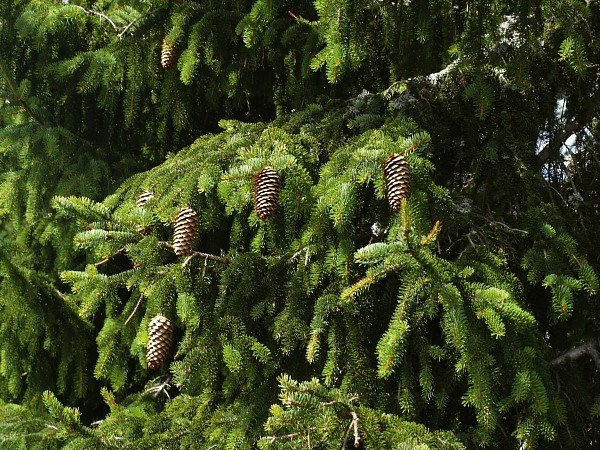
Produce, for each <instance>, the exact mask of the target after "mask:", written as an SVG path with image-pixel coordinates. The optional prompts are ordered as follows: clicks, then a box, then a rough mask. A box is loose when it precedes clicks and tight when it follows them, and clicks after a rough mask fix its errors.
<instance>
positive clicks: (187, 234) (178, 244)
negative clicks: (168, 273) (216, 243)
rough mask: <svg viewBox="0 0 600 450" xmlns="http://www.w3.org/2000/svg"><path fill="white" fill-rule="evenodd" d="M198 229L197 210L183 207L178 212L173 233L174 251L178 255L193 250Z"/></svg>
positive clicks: (186, 253)
mask: <svg viewBox="0 0 600 450" xmlns="http://www.w3.org/2000/svg"><path fill="white" fill-rule="evenodd" d="M197 229H198V215H197V214H196V212H195V211H194V210H193V209H190V208H182V209H181V210H180V211H179V213H177V218H176V219H175V231H174V233H173V251H174V252H175V254H176V255H177V256H183V255H189V254H190V253H191V252H192V247H193V245H194V241H195V240H196V231H197Z"/></svg>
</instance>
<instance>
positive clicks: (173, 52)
mask: <svg viewBox="0 0 600 450" xmlns="http://www.w3.org/2000/svg"><path fill="white" fill-rule="evenodd" d="M178 56H179V55H178V52H177V48H176V47H175V45H173V44H167V38H166V36H165V37H164V38H163V41H162V46H161V49H160V65H161V66H163V69H169V68H170V67H173V65H174V64H175V62H176V61H177V57H178Z"/></svg>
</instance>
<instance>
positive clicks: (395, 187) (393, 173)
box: [383, 154, 410, 211]
mask: <svg viewBox="0 0 600 450" xmlns="http://www.w3.org/2000/svg"><path fill="white" fill-rule="evenodd" d="M383 175H384V176H385V187H386V190H387V198H388V202H389V204H390V208H392V211H398V210H399V209H400V206H401V205H402V199H403V198H405V197H407V196H408V190H409V187H410V173H409V167H408V162H407V161H406V159H404V156H402V155H398V154H393V155H390V156H388V158H387V159H386V160H385V163H384V164H383Z"/></svg>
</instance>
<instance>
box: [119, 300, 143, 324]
mask: <svg viewBox="0 0 600 450" xmlns="http://www.w3.org/2000/svg"><path fill="white" fill-rule="evenodd" d="M142 298H144V296H143V294H140V298H138V301H137V303H136V304H135V307H134V308H133V311H131V314H129V317H128V318H127V320H126V321H125V323H124V324H123V326H125V325H127V324H128V323H129V321H130V320H131V318H132V317H133V316H134V315H135V313H136V311H137V309H138V307H139V306H140V303H141V302H142Z"/></svg>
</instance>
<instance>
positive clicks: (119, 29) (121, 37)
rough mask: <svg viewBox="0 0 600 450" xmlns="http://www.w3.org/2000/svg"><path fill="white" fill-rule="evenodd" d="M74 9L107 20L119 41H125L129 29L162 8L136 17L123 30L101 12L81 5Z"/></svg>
mask: <svg viewBox="0 0 600 450" xmlns="http://www.w3.org/2000/svg"><path fill="white" fill-rule="evenodd" d="M73 6H74V7H76V8H78V9H80V10H82V11H83V12H85V13H86V14H90V15H95V16H99V17H100V18H101V19H104V20H106V21H107V22H108V23H109V24H110V25H111V26H112V27H113V29H114V30H115V31H116V32H117V37H118V38H119V39H123V35H125V33H127V31H129V29H130V28H131V27H132V26H133V25H134V24H135V23H136V22H138V21H139V20H142V19H144V18H145V17H148V16H151V15H152V14H155V13H157V12H158V11H160V10H161V8H156V9H152V10H150V11H147V12H145V13H144V14H142V15H140V16H138V17H136V18H135V19H133V20H132V21H131V22H129V23H128V24H127V25H125V26H124V27H122V28H119V26H117V24H115V23H114V22H113V21H112V20H111V18H110V17H108V16H107V15H106V14H104V13H102V12H100V11H95V10H93V9H87V8H84V7H83V6H79V5H73Z"/></svg>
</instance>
